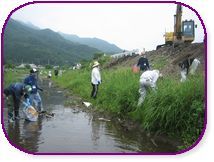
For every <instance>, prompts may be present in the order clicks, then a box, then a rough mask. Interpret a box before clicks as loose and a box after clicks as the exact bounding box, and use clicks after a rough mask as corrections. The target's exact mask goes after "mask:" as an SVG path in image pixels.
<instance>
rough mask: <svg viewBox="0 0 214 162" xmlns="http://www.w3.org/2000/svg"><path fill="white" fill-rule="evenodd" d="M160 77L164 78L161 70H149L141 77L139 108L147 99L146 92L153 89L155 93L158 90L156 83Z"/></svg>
mask: <svg viewBox="0 0 214 162" xmlns="http://www.w3.org/2000/svg"><path fill="white" fill-rule="evenodd" d="M159 77H162V74H160V72H159V70H147V71H145V72H143V73H142V75H141V76H140V89H139V93H140V98H139V100H138V106H140V105H141V104H142V103H143V102H144V99H145V97H146V91H147V89H148V88H149V87H151V88H152V89H153V90H154V91H155V90H156V82H157V80H158V78H159Z"/></svg>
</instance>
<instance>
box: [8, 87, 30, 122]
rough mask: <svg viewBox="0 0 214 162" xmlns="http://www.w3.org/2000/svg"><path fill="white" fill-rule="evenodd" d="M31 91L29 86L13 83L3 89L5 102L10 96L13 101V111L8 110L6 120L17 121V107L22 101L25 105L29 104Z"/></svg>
mask: <svg viewBox="0 0 214 162" xmlns="http://www.w3.org/2000/svg"><path fill="white" fill-rule="evenodd" d="M31 91H32V88H31V86H30V85H25V84H23V83H13V84H11V85H9V87H7V88H5V89H4V95H5V96H6V100H8V97H9V96H12V99H13V109H12V110H11V109H9V110H8V119H9V120H14V119H19V118H20V117H19V107H20V103H21V101H22V99H23V97H24V100H23V101H22V102H23V103H25V104H30V102H29V93H30V92H31Z"/></svg>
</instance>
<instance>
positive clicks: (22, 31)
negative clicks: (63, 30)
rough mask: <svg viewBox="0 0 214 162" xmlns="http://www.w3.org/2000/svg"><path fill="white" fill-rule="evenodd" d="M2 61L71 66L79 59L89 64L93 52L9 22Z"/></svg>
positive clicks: (94, 51) (92, 49)
mask: <svg viewBox="0 0 214 162" xmlns="http://www.w3.org/2000/svg"><path fill="white" fill-rule="evenodd" d="M3 36H4V58H5V61H6V63H7V61H9V60H10V62H12V63H13V64H19V63H22V62H25V63H35V64H40V65H46V64H48V63H49V64H52V65H64V64H67V65H72V64H74V63H76V62H79V61H80V60H82V59H86V60H89V59H91V58H92V57H93V55H94V53H97V52H100V50H98V49H96V48H92V47H89V46H87V45H83V44H79V43H75V42H71V41H69V40H66V39H64V38H63V37H62V36H61V35H60V34H58V33H56V32H54V31H52V30H50V29H44V30H35V29H32V28H29V27H27V26H25V25H23V24H21V23H20V22H18V21H15V20H13V19H10V21H9V22H8V23H7V26H6V29H5V31H4V35H3Z"/></svg>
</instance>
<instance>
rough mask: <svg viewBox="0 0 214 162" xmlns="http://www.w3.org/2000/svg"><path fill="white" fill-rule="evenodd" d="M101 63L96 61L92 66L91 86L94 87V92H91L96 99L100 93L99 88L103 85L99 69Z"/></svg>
mask: <svg viewBox="0 0 214 162" xmlns="http://www.w3.org/2000/svg"><path fill="white" fill-rule="evenodd" d="M99 65H100V64H99V62H98V61H95V62H94V64H93V66H92V72H91V85H92V91H91V97H92V98H94V99H95V98H96V97H97V93H98V86H99V84H101V75H100V69H99Z"/></svg>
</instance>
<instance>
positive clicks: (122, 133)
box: [4, 80, 175, 153]
mask: <svg viewBox="0 0 214 162" xmlns="http://www.w3.org/2000/svg"><path fill="white" fill-rule="evenodd" d="M42 85H43V88H44V89H45V91H44V92H43V93H41V96H42V99H43V106H44V109H45V110H46V111H48V112H51V113H54V114H55V116H54V117H52V118H47V117H45V116H40V117H39V119H38V121H37V122H27V121H25V120H24V119H21V120H19V121H16V122H14V123H8V121H7V115H6V114H7V107H6V106H5V107H6V108H5V109H4V127H5V129H6V132H7V134H8V136H9V139H10V141H11V142H12V143H14V144H15V145H18V146H20V147H21V148H24V149H25V150H28V151H30V152H36V153H123V152H126V153H128V152H174V151H175V146H174V145H172V144H170V143H169V142H166V141H165V140H160V139H159V140H158V139H151V137H148V136H146V134H142V133H139V132H138V131H137V130H134V131H128V130H126V129H124V128H122V127H121V126H120V125H119V124H118V123H115V122H112V121H101V120H99V118H100V117H101V116H98V115H93V114H92V113H88V112H85V111H83V109H78V108H75V107H65V106H63V105H64V103H65V101H66V98H65V97H64V94H63V92H62V91H60V90H59V89H57V88H55V87H53V85H52V84H51V82H49V81H47V80H46V81H44V82H43V83H42ZM21 115H22V114H21Z"/></svg>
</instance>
